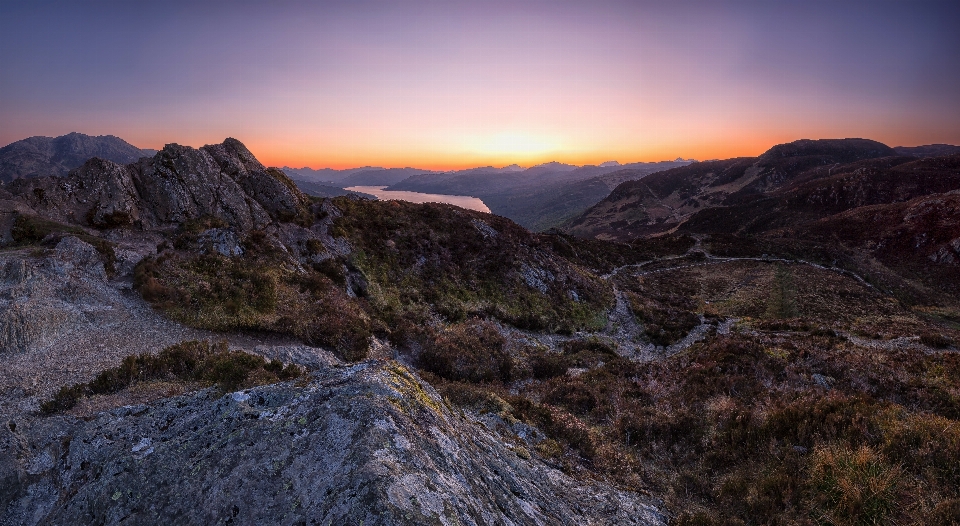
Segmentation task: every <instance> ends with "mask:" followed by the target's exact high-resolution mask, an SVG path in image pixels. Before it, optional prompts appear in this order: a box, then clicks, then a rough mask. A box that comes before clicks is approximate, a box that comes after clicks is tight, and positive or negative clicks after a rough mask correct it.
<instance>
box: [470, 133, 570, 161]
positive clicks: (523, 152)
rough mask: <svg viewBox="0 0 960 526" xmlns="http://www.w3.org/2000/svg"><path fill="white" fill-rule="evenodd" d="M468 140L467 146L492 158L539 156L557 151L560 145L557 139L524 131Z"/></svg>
mask: <svg viewBox="0 0 960 526" xmlns="http://www.w3.org/2000/svg"><path fill="white" fill-rule="evenodd" d="M469 142H470V144H469V145H468V148H469V149H470V150H471V151H473V152H476V153H479V154H482V155H485V156H490V157H494V158H505V157H512V158H517V159H527V158H532V157H539V156H542V155H544V154H546V153H550V152H556V151H559V150H560V149H561V146H562V145H561V144H560V141H559V140H556V139H552V138H548V137H543V136H536V135H532V134H529V133H524V132H501V133H497V134H494V135H490V136H486V137H478V138H475V139H473V140H471V141H469Z"/></svg>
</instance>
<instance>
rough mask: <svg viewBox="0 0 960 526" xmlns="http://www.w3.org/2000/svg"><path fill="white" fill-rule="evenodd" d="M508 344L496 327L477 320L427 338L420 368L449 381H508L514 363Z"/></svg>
mask: <svg viewBox="0 0 960 526" xmlns="http://www.w3.org/2000/svg"><path fill="white" fill-rule="evenodd" d="M505 345H506V339H505V338H504V337H503V336H502V335H501V334H500V331H499V330H497V327H496V326H495V325H494V324H492V323H490V322H485V321H481V320H476V319H475V320H472V321H470V322H466V323H461V324H457V325H453V326H450V327H448V328H446V329H443V330H442V331H440V332H438V333H435V334H433V335H430V336H428V337H427V338H425V341H423V342H422V350H421V351H420V353H419V355H418V356H417V366H418V367H420V368H422V369H426V370H427V371H430V372H432V373H435V374H437V375H439V376H441V377H443V378H446V379H448V380H465V381H469V382H490V381H494V380H500V381H507V380H509V379H510V375H511V372H512V368H513V363H512V360H511V358H510V355H509V354H508V353H507V351H506V349H505Z"/></svg>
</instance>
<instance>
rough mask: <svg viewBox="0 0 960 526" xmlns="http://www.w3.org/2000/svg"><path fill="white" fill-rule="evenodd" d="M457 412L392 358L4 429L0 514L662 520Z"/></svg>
mask: <svg viewBox="0 0 960 526" xmlns="http://www.w3.org/2000/svg"><path fill="white" fill-rule="evenodd" d="M503 440H504V437H501V436H497V435H494V434H492V433H491V432H489V431H487V430H486V429H485V428H483V427H481V426H480V425H477V424H474V423H472V422H469V421H468V420H467V419H465V418H464V417H463V416H461V415H459V414H456V413H454V412H452V411H450V410H449V409H448V408H447V407H446V406H445V405H444V403H443V401H442V400H441V398H440V397H439V396H438V395H437V394H436V392H434V391H433V389H432V388H430V387H429V386H428V385H426V384H424V383H422V382H421V381H420V380H419V379H418V378H417V377H416V376H415V375H413V374H412V373H411V372H410V371H408V370H407V369H406V368H404V367H403V366H401V365H400V364H398V363H396V362H392V361H390V362H383V361H372V362H365V363H359V364H355V365H352V366H349V367H348V366H332V367H324V368H321V369H319V370H317V371H316V372H315V373H314V378H313V380H312V381H311V382H310V383H309V384H308V385H305V386H302V387H297V386H293V385H290V384H275V385H271V386H264V387H258V388H253V389H249V390H246V391H241V392H235V393H230V394H227V395H226V396H223V397H217V396H215V395H214V392H213V391H212V390H206V391H202V392H200V393H197V394H191V395H183V396H179V397H175V398H171V399H166V400H163V401H160V402H157V403H154V404H151V405H141V406H126V407H121V408H118V409H115V410H113V411H110V412H106V413H101V414H99V415H98V416H97V417H95V418H93V419H92V420H89V421H84V420H81V419H77V418H73V417H69V416H62V417H52V418H47V419H39V420H34V421H22V420H21V421H16V422H14V421H8V422H5V423H4V425H3V426H2V429H0V481H2V482H3V484H2V487H3V489H2V491H0V510H3V511H2V512H0V517H2V519H0V523H2V524H11V525H12V524H18V525H20V524H23V525H28V524H29V525H32V524H41V523H42V524H119V523H121V522H122V523H123V524H157V523H175V524H216V523H227V524H366V525H381V524H383V525H388V524H389V525H394V524H443V525H453V524H464V525H467V524H478V525H486V524H489V525H493V524H571V525H572V524H636V525H641V524H663V523H664V522H665V521H664V517H663V516H662V515H661V514H660V513H659V512H658V510H657V509H656V508H655V507H654V506H653V505H652V503H651V502H650V501H649V500H648V499H646V498H644V497H642V496H640V495H637V494H634V493H629V492H624V491H620V490H616V489H614V488H611V487H609V486H607V485H605V484H603V483H598V482H586V483H584V482H578V481H576V480H574V479H572V478H570V477H569V476H567V475H565V474H563V473H562V472H560V471H558V470H556V469H554V468H552V467H550V466H548V465H546V464H544V463H543V462H542V461H540V460H539V459H537V458H536V457H533V458H531V456H530V454H529V453H527V450H526V448H525V447H524V446H525V444H524V443H523V441H522V439H519V438H518V439H517V440H518V443H516V444H513V445H510V444H507V443H505V442H504V441H503Z"/></svg>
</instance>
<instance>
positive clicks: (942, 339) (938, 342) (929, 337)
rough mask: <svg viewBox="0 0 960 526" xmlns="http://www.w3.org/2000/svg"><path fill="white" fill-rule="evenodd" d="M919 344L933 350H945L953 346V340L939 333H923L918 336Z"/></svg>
mask: <svg viewBox="0 0 960 526" xmlns="http://www.w3.org/2000/svg"><path fill="white" fill-rule="evenodd" d="M920 343H922V344H924V345H926V346H927V347H933V348H934V349H946V348H947V347H950V346H951V345H953V340H952V339H950V338H948V337H946V336H944V335H943V334H940V333H939V332H925V333H923V334H921V335H920Z"/></svg>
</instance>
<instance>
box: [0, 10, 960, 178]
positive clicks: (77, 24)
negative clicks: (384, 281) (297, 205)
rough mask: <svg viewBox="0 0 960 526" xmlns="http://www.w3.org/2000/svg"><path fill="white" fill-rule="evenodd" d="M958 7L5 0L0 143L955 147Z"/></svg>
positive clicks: (278, 161) (396, 149)
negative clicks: (68, 137)
mask: <svg viewBox="0 0 960 526" xmlns="http://www.w3.org/2000/svg"><path fill="white" fill-rule="evenodd" d="M958 28H960V2H957V1H956V0H952V1H947V2H934V1H929V2H928V1H922V0H913V1H907V0H904V1H899V2H888V1H883V0H871V1H863V2H860V1H857V2H854V1H842V0H833V1H830V2H821V1H816V0H814V1H810V0H807V1H776V0H766V1H739V2H724V1H721V0H715V1H710V2H691V1H683V0H675V1H663V2H645V1H641V0H634V1H626V2H609V1H603V0H593V1H579V2H567V1H563V0H551V1H523V0H512V1H504V2H500V1H474V2H459V1H456V0H444V1H432V0H394V1H389V2H372V1H364V0H349V1H343V2H337V1H330V2H323V1H316V2H285V1H283V0H274V1H270V2H248V1H243V0H230V1H208V2H200V1H190V2H179V1H175V0H168V1H164V2H151V1H148V0H138V1H137V2H129V1H123V2H108V1H100V2H98V1H84V0H74V1H68V2H49V1H43V0H30V1H19V0H17V1H13V0H0V145H3V144H8V143H10V142H13V141H16V140H19V139H23V138H25V137H29V136H34V135H44V136H51V137H52V136H58V135H63V134H65V133H69V132H72V131H77V132H81V133H86V134H90V135H116V136H118V137H121V138H123V139H124V140H126V141H128V142H130V143H132V144H134V145H136V146H139V147H141V148H157V149H159V148H162V147H163V145H164V144H167V143H172V142H175V143H179V144H184V145H190V146H202V145H204V144H210V143H218V142H221V141H222V140H223V139H224V138H226V137H235V138H237V139H239V140H241V141H242V142H244V144H246V145H247V147H248V148H249V149H250V150H251V151H252V152H253V153H254V154H255V155H256V156H257V157H258V158H259V159H260V160H261V161H262V162H264V163H265V164H268V165H276V166H284V165H286V166H296V167H301V166H310V167H313V168H320V167H333V168H346V167H351V166H364V165H375V166H385V167H390V166H397V167H401V166H415V167H418V168H429V169H453V168H465V167H471V166H486V165H495V166H503V165H507V164H511V163H518V164H520V165H523V166H529V165H532V164H537V163H540V162H546V161H552V160H556V161H561V162H566V163H570V164H578V165H581V164H599V163H601V162H604V161H609V160H618V161H620V162H624V163H625V162H637V161H658V160H664V159H673V158H676V157H684V158H696V159H713V158H730V157H737V156H752V155H758V154H760V153H762V152H763V151H765V150H766V149H768V148H769V147H771V146H773V145H775V144H779V143H783V142H789V141H793V140H797V139H801V138H806V139H819V138H839V137H865V138H870V139H875V140H878V141H881V142H884V143H886V144H888V145H890V146H915V145H921V144H931V143H950V144H960V58H958V57H960V30H958Z"/></svg>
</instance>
